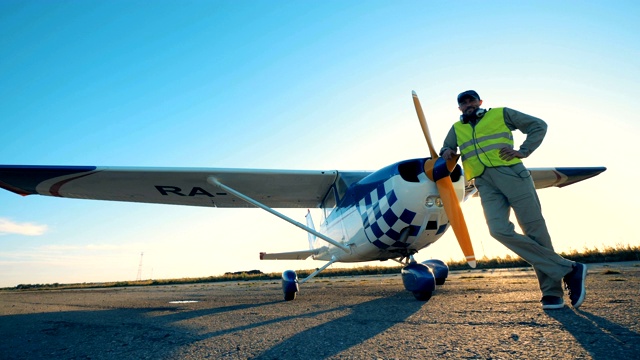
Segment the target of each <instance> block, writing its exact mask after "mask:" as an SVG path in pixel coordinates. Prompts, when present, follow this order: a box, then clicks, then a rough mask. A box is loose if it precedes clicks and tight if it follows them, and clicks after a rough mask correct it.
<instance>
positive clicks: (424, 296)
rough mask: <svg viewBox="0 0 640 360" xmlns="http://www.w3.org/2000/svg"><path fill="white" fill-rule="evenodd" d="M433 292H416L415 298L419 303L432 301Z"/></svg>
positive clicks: (414, 293)
mask: <svg viewBox="0 0 640 360" xmlns="http://www.w3.org/2000/svg"><path fill="white" fill-rule="evenodd" d="M432 294H433V292H432V291H414V292H413V296H414V297H415V298H416V300H418V301H429V299H431V295H432Z"/></svg>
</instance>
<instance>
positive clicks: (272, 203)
mask: <svg viewBox="0 0 640 360" xmlns="http://www.w3.org/2000/svg"><path fill="white" fill-rule="evenodd" d="M346 174H347V175H349V174H350V175H354V176H356V177H358V176H362V177H364V176H366V175H367V174H368V173H367V172H362V173H359V172H353V173H349V172H347V173H346ZM210 176H213V177H215V178H217V179H218V180H219V181H220V182H221V183H223V184H225V185H227V186H229V187H231V188H233V189H236V190H238V191H240V192H242V193H244V194H245V195H247V196H249V197H251V198H253V199H255V200H257V201H259V202H261V203H263V204H265V205H267V206H269V207H273V208H304V207H317V206H318V204H319V203H320V201H321V200H322V198H323V197H324V196H325V194H326V193H327V192H328V190H329V187H330V186H331V185H332V184H333V182H334V181H335V180H336V178H337V176H338V171H335V170H330V171H321V170H318V171H313V170H258V169H209V168H138V167H95V166H21V165H0V187H2V188H4V189H6V190H9V191H12V192H14V193H17V194H20V195H24V196H26V195H32V194H39V195H46V196H57V197H64V198H77V199H94V200H113V201H126V202H142V203H157V204H174V205H191V206H209V207H225V208H230V207H241V208H242V207H253V205H250V204H248V203H246V202H244V201H242V200H240V199H238V198H236V197H235V196H233V195H231V194H227V193H226V192H225V191H224V190H222V189H220V188H218V187H216V186H213V185H211V184H210V183H208V182H207V178H208V177H210Z"/></svg>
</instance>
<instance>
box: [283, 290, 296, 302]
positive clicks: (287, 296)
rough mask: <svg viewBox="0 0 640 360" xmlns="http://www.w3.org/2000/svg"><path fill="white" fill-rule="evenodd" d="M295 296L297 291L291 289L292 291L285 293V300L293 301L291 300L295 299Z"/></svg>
mask: <svg viewBox="0 0 640 360" xmlns="http://www.w3.org/2000/svg"><path fill="white" fill-rule="evenodd" d="M295 298H296V292H295V291H290V292H286V293H284V301H291V300H294V299H295Z"/></svg>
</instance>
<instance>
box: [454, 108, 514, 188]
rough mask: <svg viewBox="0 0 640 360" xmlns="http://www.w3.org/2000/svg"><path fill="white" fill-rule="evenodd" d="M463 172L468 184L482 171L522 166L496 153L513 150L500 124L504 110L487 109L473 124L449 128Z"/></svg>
mask: <svg viewBox="0 0 640 360" xmlns="http://www.w3.org/2000/svg"><path fill="white" fill-rule="evenodd" d="M453 128H454V130H455V132H456V138H457V141H458V147H459V148H460V154H461V158H462V167H463V168H464V177H465V178H466V179H467V180H471V179H473V178H475V177H478V176H480V175H482V173H483V172H484V169H485V167H498V166H510V165H515V164H519V163H522V161H521V160H520V159H518V158H513V159H511V160H509V161H506V160H502V159H500V149H502V148H503V147H510V148H513V134H512V133H511V130H509V128H508V127H507V125H506V124H505V123H504V108H496V109H489V111H487V112H486V113H485V114H484V116H483V117H482V118H481V119H480V120H479V121H478V122H477V123H476V125H475V128H474V127H473V126H471V124H464V123H462V121H458V122H456V123H455V124H454V125H453Z"/></svg>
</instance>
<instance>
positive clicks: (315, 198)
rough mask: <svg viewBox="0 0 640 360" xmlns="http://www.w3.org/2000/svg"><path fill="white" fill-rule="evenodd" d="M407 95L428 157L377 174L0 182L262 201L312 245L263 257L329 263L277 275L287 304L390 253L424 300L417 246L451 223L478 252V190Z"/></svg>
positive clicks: (542, 183)
mask: <svg viewBox="0 0 640 360" xmlns="http://www.w3.org/2000/svg"><path fill="white" fill-rule="evenodd" d="M412 98H413V103H414V107H415V109H416V113H417V115H418V119H419V121H420V125H421V127H422V131H423V133H424V136H425V140H426V141H427V145H428V147H429V152H430V157H426V158H417V159H409V160H403V161H399V162H396V163H394V164H391V165H388V166H386V167H384V168H382V169H380V170H377V171H338V170H276V169H221V168H173V167H172V168H145V167H97V166H32V165H0V187H2V188H4V189H6V190H8V191H11V192H14V193H17V194H19V195H23V196H27V195H34V194H37V195H44V196H54V197H63V198H76V199H93V200H111V201H124V202H142V203H157V204H173V205H188V206H206V207H214V208H247V207H258V208H261V209H263V210H265V211H267V212H269V213H271V214H273V215H275V216H277V217H279V218H280V219H282V220H284V221H287V222H289V223H291V224H292V225H294V226H297V227H299V228H301V229H303V230H305V231H306V232H307V233H308V241H309V248H308V249H303V250H298V251H291V252H283V253H267V252H262V253H260V259H261V260H282V259H286V260H296V259H297V260H304V259H308V258H309V257H311V258H312V259H314V260H321V261H325V262H326V263H325V264H324V265H323V266H321V267H320V268H318V269H317V270H316V271H314V272H313V273H311V274H310V275H308V276H307V277H306V278H304V279H298V276H297V274H296V272H295V271H294V270H285V271H284V272H283V273H282V291H283V295H284V300H285V301H291V300H294V299H295V298H296V294H298V293H299V291H300V285H301V284H304V283H305V282H307V281H308V280H310V279H312V278H313V277H315V276H316V275H317V274H318V273H320V272H321V271H323V270H325V269H326V268H327V267H329V266H330V265H331V264H334V263H338V262H343V263H353V262H368V261H385V260H393V261H396V262H398V263H400V264H401V265H403V267H402V269H401V275H402V281H403V285H404V287H405V289H406V290H408V291H410V292H411V293H413V295H414V297H415V298H416V299H417V300H419V301H428V300H429V299H430V298H431V296H432V294H433V292H434V291H435V289H436V285H442V284H444V282H445V280H446V278H447V276H448V274H449V268H448V266H447V264H446V263H445V262H443V261H441V260H437V259H430V260H426V261H423V262H421V263H419V262H417V261H416V260H415V257H414V255H415V254H417V253H418V251H420V250H422V249H424V248H426V247H428V246H430V245H431V244H433V243H435V242H436V241H437V240H438V239H440V238H441V237H442V236H443V235H444V234H445V232H446V231H447V230H448V229H449V228H450V227H451V228H452V229H453V231H454V233H455V235H456V238H457V239H458V242H459V243H460V246H461V248H462V251H463V254H464V255H465V257H466V260H467V262H468V264H469V266H471V267H473V268H475V266H476V259H475V255H474V252H473V247H472V244H471V240H470V237H469V233H468V230H467V227H466V223H465V220H464V216H463V214H462V211H461V208H460V203H461V202H464V201H466V200H467V199H469V198H470V197H472V196H474V195H477V189H476V188H475V186H474V184H473V181H466V180H465V178H464V174H463V170H462V168H461V167H460V165H458V164H457V160H458V158H457V157H456V158H454V159H451V160H449V161H444V159H442V158H440V157H439V156H438V153H437V152H436V150H435V148H434V147H433V144H432V140H431V136H430V133H429V129H428V126H427V123H426V121H425V118H424V113H423V110H422V107H421V105H420V101H419V99H418V96H417V94H416V93H415V91H414V92H412ZM528 170H529V172H530V174H531V177H532V179H533V181H534V183H535V187H536V189H543V188H548V187H554V186H555V187H564V186H568V185H571V184H575V183H577V182H579V181H582V180H586V179H588V178H591V177H594V176H596V175H598V174H600V173H602V172H604V171H605V170H606V168H605V167H561V168H530V169H528ZM312 207H313V208H320V209H321V210H322V222H321V224H320V227H319V229H318V230H316V228H315V226H314V223H313V219H312V218H311V215H310V212H308V213H307V216H306V221H305V222H306V223H305V224H302V223H300V222H298V221H296V220H294V219H291V218H289V217H288V216H286V215H284V214H282V213H280V212H278V211H277V210H276V209H278V208H312Z"/></svg>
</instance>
